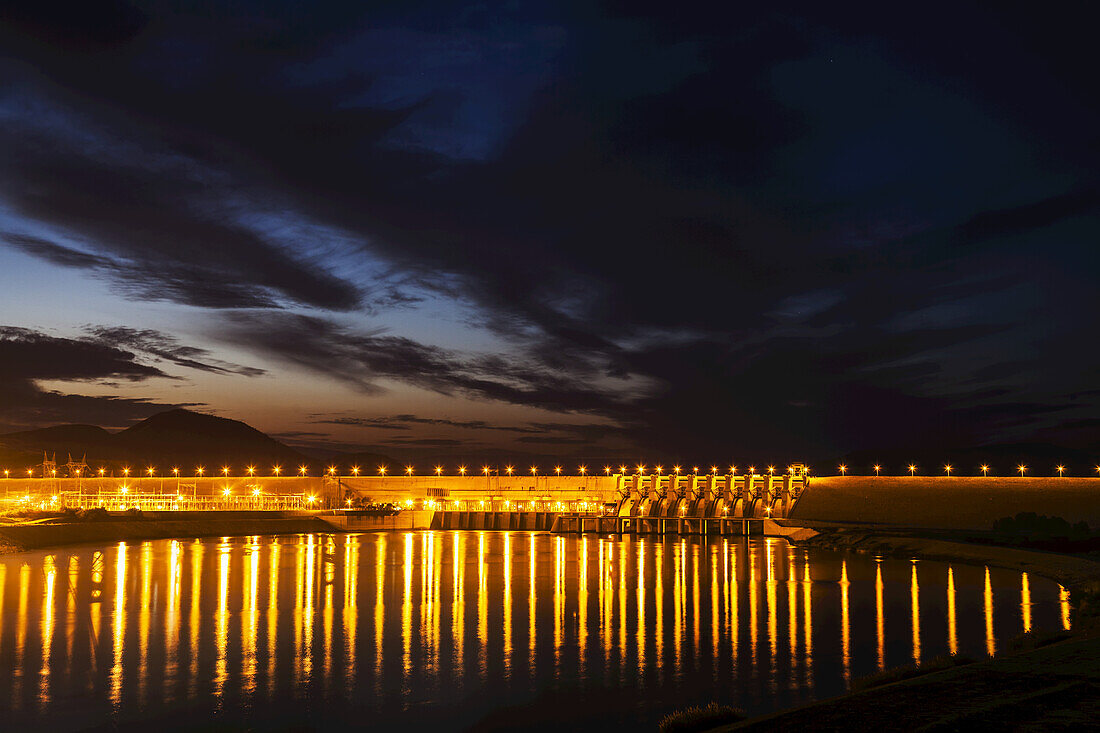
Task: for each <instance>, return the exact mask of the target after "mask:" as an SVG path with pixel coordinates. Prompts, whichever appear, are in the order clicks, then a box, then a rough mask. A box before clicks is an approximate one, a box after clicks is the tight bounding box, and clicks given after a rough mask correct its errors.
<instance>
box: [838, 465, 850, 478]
mask: <svg viewBox="0 0 1100 733" xmlns="http://www.w3.org/2000/svg"><path fill="white" fill-rule="evenodd" d="M837 468H839V469H840V475H841V476H843V475H844V474H846V473H847V472H848V467H847V466H845V465H844V464H843V463H842V464H840V465H839V466H838V467H837Z"/></svg>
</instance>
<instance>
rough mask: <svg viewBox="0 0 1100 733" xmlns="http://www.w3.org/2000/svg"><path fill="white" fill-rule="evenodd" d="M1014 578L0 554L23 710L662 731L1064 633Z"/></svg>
mask: <svg viewBox="0 0 1100 733" xmlns="http://www.w3.org/2000/svg"><path fill="white" fill-rule="evenodd" d="M1069 623H1070V621H1069V604H1068V597H1067V594H1066V592H1065V591H1064V590H1063V589H1062V588H1061V587H1060V586H1059V585H1058V584H1056V583H1054V582H1052V581H1049V580H1047V579H1044V578H1039V577H1034V576H1031V577H1029V576H1028V575H1027V574H1026V573H1020V572H1015V571H1010V570H1001V569H996V568H985V567H980V566H970V565H962V564H954V565H950V564H947V563H941V562H929V561H920V562H911V561H907V560H904V559H896V558H887V559H882V560H877V559H875V558H872V557H868V556H863V555H848V554H843V553H836V552H830V551H824V550H807V549H803V548H798V547H794V546H791V545H789V544H787V543H786V542H785V541H783V540H780V539H770V538H768V539H765V538H754V539H731V540H722V539H717V540H715V539H711V540H708V541H703V540H700V539H674V538H666V539H664V540H659V539H637V538H630V537H623V538H622V539H619V538H607V537H605V538H599V537H595V536H588V537H583V538H578V537H576V536H555V535H550V534H545V533H539V534H535V533H525V532H512V533H504V532H410V533H371V534H358V535H355V534H351V535H339V534H337V535H329V534H313V535H288V536H258V537H230V538H222V539H200V540H191V539H188V540H156V541H150V542H139V543H126V544H114V545H107V546H80V547H72V548H64V549H56V550H51V551H39V552H30V553H21V554H15V555H5V556H0V669H3V670H5V671H7V670H10V674H7V673H5V674H2V675H0V717H2V718H3V719H4V720H6V721H8V725H10V726H12V727H13V728H17V729H21V728H29V727H38V726H47V727H48V728H49V729H51V730H75V729H85V728H88V727H91V726H104V727H116V726H117V727H121V728H135V729H137V728H142V729H144V728H147V727H150V726H154V725H155V726H156V727H159V728H162V729H166V730H177V729H192V728H195V727H210V726H216V727H221V728H223V729H224V728H229V729H234V728H238V727H249V728H252V729H260V730H268V729H287V728H298V729H303V728H304V729H310V728H328V727H345V726H349V725H354V726H356V727H363V728H370V729H372V730H400V729H407V728H409V727H410V726H411V727H424V726H427V725H433V726H435V727H436V729H438V730H463V729H471V728H474V729H478V730H495V729H505V728H514V727H526V728H535V729H538V728H545V729H551V728H560V727H561V726H562V725H566V726H568V727H569V728H570V729H573V730H600V729H605V728H607V727H608V726H616V727H618V726H622V725H625V724H636V725H637V726H638V727H640V728H641V729H642V730H655V728H656V726H655V724H656V721H657V720H659V719H660V717H661V716H662V715H664V714H666V713H668V712H669V711H671V710H674V709H677V708H680V707H684V706H686V705H691V704H700V703H705V702H709V701H711V700H717V701H719V702H722V703H728V704H733V705H736V706H738V707H741V708H743V709H744V710H745V711H747V712H748V713H750V714H757V713H764V712H769V711H773V710H777V709H781V708H785V707H789V706H792V705H795V704H798V703H801V702H805V701H809V700H812V699H815V698H822V697H828V696H832V695H837V694H841V693H843V692H844V691H845V690H846V689H847V687H848V685H849V682H850V680H851V679H853V678H855V677H859V676H862V675H866V674H869V673H872V672H874V671H876V670H879V669H882V668H884V667H892V666H896V665H900V664H907V663H908V664H911V663H914V662H917V663H919V662H921V661H926V660H929V659H931V658H933V657H935V656H937V655H941V654H946V653H949V652H958V653H959V654H965V655H968V656H971V657H975V658H982V657H984V656H986V655H988V654H990V653H992V652H994V651H996V649H997V648H998V647H999V646H1001V645H1003V644H1004V643H1006V641H1007V640H1009V639H1011V638H1012V637H1014V636H1016V635H1018V634H1020V633H1021V632H1023V631H1025V630H1027V629H1046V630H1055V629H1062V628H1069Z"/></svg>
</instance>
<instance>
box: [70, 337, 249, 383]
mask: <svg viewBox="0 0 1100 733" xmlns="http://www.w3.org/2000/svg"><path fill="white" fill-rule="evenodd" d="M87 331H88V333H89V334H90V335H91V336H93V337H94V338H95V339H96V340H98V341H100V342H101V343H103V344H107V345H114V346H121V347H125V348H127V349H131V350H133V351H135V352H137V353H140V354H147V355H150V356H153V357H156V358H158V359H164V360H165V361H169V362H171V363H173V364H175V365H176V366H181V367H186V368H188V369H197V370H199V371H204V372H214V373H217V374H240V375H243V376H246V377H258V376H261V375H263V374H266V372H265V371H264V370H263V369H258V368H256V367H247V366H240V365H238V364H230V363H227V362H224V361H221V360H219V359H215V358H213V356H212V355H211V354H210V352H209V351H207V350H206V349H200V348H197V347H195V346H186V345H184V344H181V343H180V342H179V340H178V339H176V338H175V337H173V336H169V335H167V334H164V333H161V332H159V331H154V330H152V329H147V328H146V329H136V328H126V327H124V326H114V327H108V326H91V327H89V328H88V329H87Z"/></svg>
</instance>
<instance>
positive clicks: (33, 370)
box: [0, 326, 183, 429]
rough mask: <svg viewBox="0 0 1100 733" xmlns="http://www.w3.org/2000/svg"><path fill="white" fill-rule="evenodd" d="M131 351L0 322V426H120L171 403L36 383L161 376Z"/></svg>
mask: <svg viewBox="0 0 1100 733" xmlns="http://www.w3.org/2000/svg"><path fill="white" fill-rule="evenodd" d="M164 376H166V375H165V374H164V372H162V371H160V370H159V369H157V368H156V367H153V366H149V365H147V364H141V363H139V362H138V361H137V360H136V359H135V356H134V354H132V353H130V352H128V351H125V350H123V349H119V348H116V347H112V346H108V345H105V344H102V343H98V342H95V341H91V340H83V339H69V338H59V337H53V336H48V335H46V334H43V333H39V332H35V331H31V330H29V329H25V328H18V327H13V326H0V404H3V405H4V414H3V416H2V418H0V425H3V426H4V427H6V428H9V429H16V428H21V427H37V426H40V425H43V424H50V423H63V422H64V423H89V424H95V425H105V426H108V427H125V426H126V425H127V424H129V423H130V422H132V421H134V420H137V419H141V418H145V417H148V416H149V415H151V414H153V413H155V412H159V411H161V410H164V409H169V408H172V407H181V406H183V405H178V404H168V403H157V402H155V401H152V400H146V399H133V398H126V397H101V396H85V395H77V394H65V393H62V392H59V391H56V390H48V389H44V388H42V387H40V386H39V385H38V381H39V380H61V381H92V380H104V379H113V380H124V381H128V382H136V381H141V380H146V379H150V378H153V377H164Z"/></svg>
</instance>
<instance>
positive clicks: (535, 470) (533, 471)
mask: <svg viewBox="0 0 1100 733" xmlns="http://www.w3.org/2000/svg"><path fill="white" fill-rule="evenodd" d="M538 472H539V468H538V466H531V475H532V476H537V475H538Z"/></svg>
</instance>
